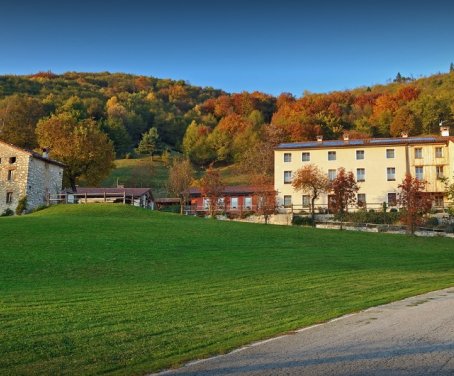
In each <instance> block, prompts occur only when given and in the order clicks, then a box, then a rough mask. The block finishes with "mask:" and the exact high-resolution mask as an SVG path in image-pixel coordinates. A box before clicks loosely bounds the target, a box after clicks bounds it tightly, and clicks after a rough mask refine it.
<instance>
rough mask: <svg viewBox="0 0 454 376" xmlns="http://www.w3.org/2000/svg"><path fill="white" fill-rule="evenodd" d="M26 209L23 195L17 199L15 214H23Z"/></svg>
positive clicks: (25, 199) (25, 200)
mask: <svg viewBox="0 0 454 376" xmlns="http://www.w3.org/2000/svg"><path fill="white" fill-rule="evenodd" d="M26 210H27V196H24V197H22V198H21V199H20V200H19V203H18V204H17V208H16V214H17V215H22V214H24V212H25V211H26Z"/></svg>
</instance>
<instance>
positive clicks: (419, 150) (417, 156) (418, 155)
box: [415, 148, 422, 159]
mask: <svg viewBox="0 0 454 376" xmlns="http://www.w3.org/2000/svg"><path fill="white" fill-rule="evenodd" d="M421 158H422V148H415V159H421Z"/></svg>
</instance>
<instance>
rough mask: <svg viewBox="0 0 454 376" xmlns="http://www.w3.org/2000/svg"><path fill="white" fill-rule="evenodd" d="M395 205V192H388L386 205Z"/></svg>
mask: <svg viewBox="0 0 454 376" xmlns="http://www.w3.org/2000/svg"><path fill="white" fill-rule="evenodd" d="M396 205H397V194H396V193H388V206H396Z"/></svg>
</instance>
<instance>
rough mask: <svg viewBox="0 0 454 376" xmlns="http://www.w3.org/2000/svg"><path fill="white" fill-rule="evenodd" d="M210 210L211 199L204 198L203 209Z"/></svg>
mask: <svg viewBox="0 0 454 376" xmlns="http://www.w3.org/2000/svg"><path fill="white" fill-rule="evenodd" d="M209 208H210V199H209V198H206V197H204V198H203V209H205V210H208V209H209Z"/></svg>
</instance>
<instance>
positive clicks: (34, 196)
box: [0, 141, 64, 214]
mask: <svg viewBox="0 0 454 376" xmlns="http://www.w3.org/2000/svg"><path fill="white" fill-rule="evenodd" d="M63 168H64V165H63V164H62V163H59V162H57V161H54V160H52V159H49V158H48V157H47V154H46V153H44V154H43V155H41V154H39V153H35V152H33V151H29V150H25V149H21V148H19V147H16V146H14V145H10V144H8V143H5V142H3V141H0V214H1V213H3V212H5V210H7V209H10V210H12V211H15V210H16V207H17V205H18V203H19V200H20V199H21V198H23V197H25V196H26V197H27V209H28V210H31V209H34V208H36V207H38V206H41V205H44V204H46V203H47V198H48V195H49V194H57V193H59V192H60V191H61V188H62V181H63Z"/></svg>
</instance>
